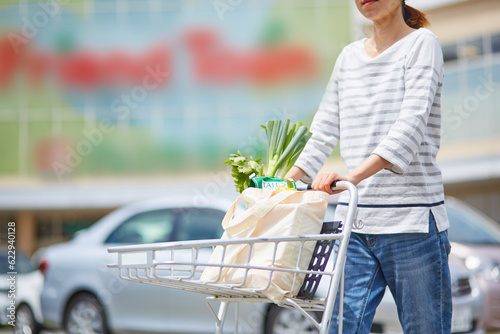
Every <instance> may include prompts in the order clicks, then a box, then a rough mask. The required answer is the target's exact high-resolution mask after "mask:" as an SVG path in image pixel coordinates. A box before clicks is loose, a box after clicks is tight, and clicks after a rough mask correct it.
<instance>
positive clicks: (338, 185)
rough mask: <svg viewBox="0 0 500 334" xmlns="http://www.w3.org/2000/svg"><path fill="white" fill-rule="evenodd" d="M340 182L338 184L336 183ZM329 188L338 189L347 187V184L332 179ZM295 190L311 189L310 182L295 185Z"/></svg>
mask: <svg viewBox="0 0 500 334" xmlns="http://www.w3.org/2000/svg"><path fill="white" fill-rule="evenodd" d="M339 182H340V184H338V183H339ZM330 188H331V189H332V190H340V189H348V190H349V186H347V184H345V181H333V183H332V184H331V185H330ZM297 190H313V188H312V183H308V184H305V185H297Z"/></svg>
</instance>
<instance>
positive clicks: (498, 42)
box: [491, 33, 500, 53]
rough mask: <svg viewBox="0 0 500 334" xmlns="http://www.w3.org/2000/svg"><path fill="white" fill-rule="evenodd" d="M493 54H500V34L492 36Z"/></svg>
mask: <svg viewBox="0 0 500 334" xmlns="http://www.w3.org/2000/svg"><path fill="white" fill-rule="evenodd" d="M491 52H492V53H499V52H500V33H496V34H493V35H491Z"/></svg>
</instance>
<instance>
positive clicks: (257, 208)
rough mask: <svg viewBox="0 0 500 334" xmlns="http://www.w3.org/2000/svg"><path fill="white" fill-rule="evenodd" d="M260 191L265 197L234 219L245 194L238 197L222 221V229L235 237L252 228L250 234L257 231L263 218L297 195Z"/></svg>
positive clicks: (286, 192) (292, 192) (284, 192)
mask: <svg viewBox="0 0 500 334" xmlns="http://www.w3.org/2000/svg"><path fill="white" fill-rule="evenodd" d="M248 189H250V188H248ZM254 189H258V188H254ZM259 190H260V191H261V192H263V193H264V196H263V197H261V198H259V199H258V201H257V203H255V205H253V206H252V207H250V208H248V209H247V210H245V211H244V212H242V213H241V214H240V215H237V216H235V217H234V219H232V218H233V215H234V212H235V210H236V207H237V205H238V203H239V201H240V200H241V199H243V197H244V195H243V193H242V194H241V195H240V196H238V198H237V199H236V201H234V203H233V205H232V206H231V208H230V209H229V211H228V212H227V213H226V215H225V216H224V220H223V221H222V227H223V228H224V230H225V231H227V232H228V233H230V234H232V235H235V234H238V233H241V232H243V231H244V230H246V229H249V228H252V229H251V231H250V232H253V230H255V225H256V224H257V222H258V221H259V220H260V219H262V217H264V216H265V215H266V214H268V213H269V212H270V211H271V210H272V209H273V208H274V207H275V206H276V205H278V204H279V203H281V202H282V201H284V200H285V199H287V198H288V197H290V196H292V195H294V194H295V193H296V191H280V192H275V191H272V190H266V189H259Z"/></svg>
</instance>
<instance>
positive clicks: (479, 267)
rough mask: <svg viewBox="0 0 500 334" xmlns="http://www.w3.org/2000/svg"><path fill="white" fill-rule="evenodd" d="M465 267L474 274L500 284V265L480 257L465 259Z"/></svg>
mask: <svg viewBox="0 0 500 334" xmlns="http://www.w3.org/2000/svg"><path fill="white" fill-rule="evenodd" d="M465 266H466V267H467V269H469V270H470V271H472V272H473V273H474V274H477V275H479V276H481V277H482V278H484V279H486V280H488V281H494V282H500V264H499V263H496V262H495V261H492V260H490V259H484V258H480V257H478V256H468V257H467V258H465Z"/></svg>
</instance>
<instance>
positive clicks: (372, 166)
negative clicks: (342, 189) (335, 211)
mask: <svg viewBox="0 0 500 334" xmlns="http://www.w3.org/2000/svg"><path fill="white" fill-rule="evenodd" d="M390 165H391V163H390V162H389V161H387V160H385V159H384V158H382V157H380V156H378V155H376V154H371V155H370V156H369V157H368V158H366V159H365V160H364V161H363V162H362V163H360V164H359V165H358V166H357V167H356V168H354V169H353V170H352V171H351V172H350V173H349V174H347V175H340V174H337V173H333V172H322V173H319V174H318V177H317V178H316V179H315V180H314V182H313V184H312V188H313V189H314V190H321V191H324V192H327V193H329V194H334V193H338V192H339V191H332V190H331V184H332V183H333V182H335V181H349V182H351V183H352V184H354V185H357V184H358V183H360V182H361V181H363V180H364V179H367V178H369V177H370V176H372V175H374V174H376V173H378V172H379V171H381V170H382V169H384V168H387V167H389V166H390Z"/></svg>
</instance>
